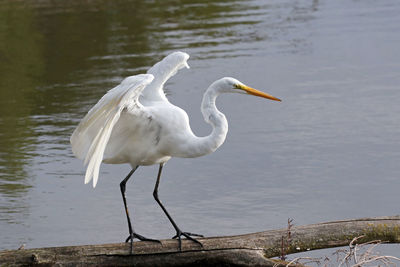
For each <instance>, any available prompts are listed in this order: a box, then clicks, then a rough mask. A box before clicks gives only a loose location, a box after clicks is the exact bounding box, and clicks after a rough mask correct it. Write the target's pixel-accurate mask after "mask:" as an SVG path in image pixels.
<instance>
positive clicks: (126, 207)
mask: <svg viewBox="0 0 400 267" xmlns="http://www.w3.org/2000/svg"><path fill="white" fill-rule="evenodd" d="M138 167H139V166H136V167H135V168H134V169H132V170H131V171H130V172H129V174H128V175H127V176H126V177H125V179H124V180H122V182H121V183H120V184H119V186H120V188H121V194H122V200H123V201H124V206H125V213H126V218H127V220H128V228H129V236H128V238H127V239H126V240H125V242H128V241H129V240H130V241H131V253H133V239H134V238H137V239H139V240H141V241H153V242H159V243H161V242H160V241H159V240H155V239H149V238H146V237H144V236H142V235H139V234H137V233H135V231H134V230H133V226H132V223H131V218H130V217H129V211H128V205H127V203H126V197H125V190H126V182H128V180H129V178H131V176H132V174H133V173H134V172H135V171H136V169H137V168H138Z"/></svg>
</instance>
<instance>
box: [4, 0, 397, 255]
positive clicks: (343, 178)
mask: <svg viewBox="0 0 400 267" xmlns="http://www.w3.org/2000/svg"><path fill="white" fill-rule="evenodd" d="M398 14H400V2H399V1H396V0H388V1H372V0H366V1H355V0H354V1H318V0H314V1H305V0H298V1H291V0H287V1H281V0H279V1H278V0H276V1H261V0H260V1H250V0H249V1H232V0H231V1H226V0H225V1H224V0H217V1H212V2H210V3H205V2H204V1H196V0H195V1H184V0H175V1H172V0H169V1H139V0H137V1H133V0H132V1H128V0H126V1H123V0H118V1H105V0H104V1H101V0H91V1H46V0H44V1H11V0H6V1H2V2H1V3H0V114H1V115H0V229H1V230H0V240H1V241H0V249H15V248H18V247H19V246H20V245H21V244H26V247H27V248H32V247H42V246H62V245H79V244H100V243H106V242H121V241H123V240H124V239H125V238H126V236H127V234H128V229H127V225H126V219H125V214H124V209H123V204H122V201H121V196H120V191H119V183H120V181H121V180H122V179H123V178H124V177H125V175H126V174H127V173H128V172H129V170H130V168H129V166H128V165H104V164H103V165H102V167H101V173H100V180H99V183H98V185H97V187H96V188H95V189H93V188H92V186H91V185H84V184H83V180H84V173H85V168H84V166H83V164H82V162H81V161H79V160H78V159H75V158H74V157H73V155H72V152H71V148H70V145H69V137H70V135H71V133H72V131H73V130H74V128H75V127H76V125H77V124H78V123H79V121H80V119H81V118H82V117H83V116H84V115H85V113H86V112H87V111H88V110H89V109H90V107H91V106H92V105H94V104H95V103H96V102H97V100H98V99H99V98H100V97H101V96H102V95H103V94H104V93H105V92H106V91H107V90H109V89H110V88H112V87H114V86H115V85H116V84H118V83H119V82H120V81H121V80H122V79H123V78H124V77H126V76H129V75H133V74H138V73H143V72H145V71H146V70H147V69H148V68H149V67H150V66H152V65H153V64H154V63H156V62H157V61H159V60H160V59H162V58H163V57H164V56H165V55H167V54H168V53H170V52H172V51H176V50H182V51H185V52H187V53H189V54H190V55H191V58H190V59H189V62H188V63H189V65H190V66H191V69H189V70H182V71H181V72H179V73H178V75H176V76H174V77H173V78H172V79H171V80H170V81H169V82H168V84H167V86H166V91H167V94H168V97H169V99H170V101H171V102H172V103H174V104H176V105H178V106H180V107H182V108H183V109H185V110H186V111H187V113H188V114H189V117H190V120H191V126H192V129H193V131H194V132H195V133H196V134H198V135H207V134H208V133H209V132H210V127H209V125H207V124H206V123H204V121H203V118H202V116H201V113H200V102H201V98H202V94H203V92H204V90H205V89H206V88H207V87H208V85H209V84H211V83H212V82H213V81H214V80H216V79H218V78H221V77H224V76H232V77H235V78H237V79H239V80H241V81H242V82H244V83H246V84H248V85H250V86H252V87H255V88H257V89H260V90H263V91H266V92H268V93H271V94H272V95H274V96H276V97H279V98H281V99H282V100H283V102H281V103H278V102H272V101H267V100H265V99H259V98H254V97H245V96H241V95H223V96H221V97H220V98H219V99H218V107H219V108H220V110H221V111H223V112H224V113H225V114H226V116H227V118H228V121H229V133H228V136H227V140H226V141H225V143H224V145H223V146H222V147H221V148H220V149H219V150H217V152H215V153H213V154H211V155H208V156H205V157H202V158H197V159H172V160H170V161H169V162H168V164H167V165H166V166H165V168H164V172H163V177H162V180H161V185H160V192H159V193H160V198H161V200H162V201H163V202H164V204H165V205H166V207H167V209H168V210H169V211H170V213H171V215H172V217H174V218H175V220H176V222H177V223H178V225H180V226H181V228H182V229H183V230H185V231H192V232H196V233H202V234H204V235H206V236H216V235H234V234H241V233H248V232H256V231H263V230H267V229H274V228H285V227H286V222H287V219H288V218H293V219H294V224H295V225H301V224H309V223H317V222H322V221H330V220H339V219H347V218H358V217H369V216H371V217H372V216H383V215H395V214H399V200H400V196H399V189H400V179H399V174H400V165H399V162H400V142H399V141H400V127H399V122H400V105H399V100H400V88H399V87H400V75H399V74H400V52H399V47H400V27H399V25H400V16H399V15H398ZM157 168H158V167H157V166H152V167H141V168H139V169H138V171H137V172H136V173H135V174H134V176H133V178H132V179H131V180H130V181H129V183H128V184H127V195H128V203H129V207H130V209H131V213H132V215H133V218H134V225H135V229H136V231H137V232H138V233H140V234H143V235H145V236H148V237H153V238H169V237H171V236H172V235H174V234H175V233H174V231H173V228H172V227H171V226H170V224H169V222H168V220H167V218H166V217H165V216H164V214H163V213H162V211H161V209H160V208H159V207H158V205H157V204H156V203H155V201H154V200H153V197H152V190H153V186H154V183H155V178H156V174H157ZM390 247H392V248H393V247H396V246H390ZM389 250H390V249H389ZM396 251H397V252H396ZM391 253H392V255H393V254H396V253H397V255H395V256H400V254H399V253H398V247H397V248H394V249H392V251H391Z"/></svg>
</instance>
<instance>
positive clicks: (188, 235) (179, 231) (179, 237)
mask: <svg viewBox="0 0 400 267" xmlns="http://www.w3.org/2000/svg"><path fill="white" fill-rule="evenodd" d="M182 236H184V237H186V239H189V240H192V241H193V242H195V243H197V244H199V245H200V246H201V247H203V244H202V243H201V242H200V241H198V240H197V239H194V238H193V237H192V236H198V237H204V236H203V235H199V234H193V233H189V232H182V231H181V230H180V229H177V230H176V235H174V236H173V237H172V239H176V238H177V239H178V242H179V251H182V240H181V239H182Z"/></svg>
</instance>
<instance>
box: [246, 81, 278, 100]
mask: <svg viewBox="0 0 400 267" xmlns="http://www.w3.org/2000/svg"><path fill="white" fill-rule="evenodd" d="M238 87H239V88H240V89H242V90H244V91H246V92H247V93H248V94H250V95H255V96H260V97H264V98H268V99H270V100H274V101H282V100H280V99H279V98H276V97H274V96H272V95H270V94H267V93H264V92H261V91H258V90H256V89H254V88H251V87H248V86H246V85H239V86H238Z"/></svg>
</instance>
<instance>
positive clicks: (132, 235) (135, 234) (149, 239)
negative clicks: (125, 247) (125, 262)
mask: <svg viewBox="0 0 400 267" xmlns="http://www.w3.org/2000/svg"><path fill="white" fill-rule="evenodd" d="M134 238H137V239H139V240H140V241H149V242H157V243H159V244H161V241H160V240H157V239H151V238H147V237H144V236H142V235H139V234H137V233H131V234H130V235H129V236H128V238H127V239H126V240H125V243H128V242H129V240H130V241H131V242H130V243H131V254H133V239H134Z"/></svg>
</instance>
